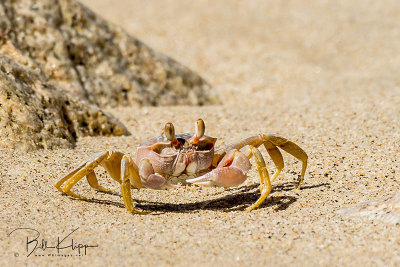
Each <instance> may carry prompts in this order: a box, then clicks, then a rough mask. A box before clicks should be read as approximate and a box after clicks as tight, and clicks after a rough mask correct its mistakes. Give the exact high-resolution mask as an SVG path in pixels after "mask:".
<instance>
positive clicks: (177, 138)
mask: <svg viewBox="0 0 400 267" xmlns="http://www.w3.org/2000/svg"><path fill="white" fill-rule="evenodd" d="M204 132H205V124H204V121H203V120H202V119H199V120H197V122H196V125H195V132H194V133H184V134H178V135H175V129H174V126H173V124H172V123H170V122H168V123H167V124H165V127H164V133H163V134H162V135H161V136H159V137H155V138H152V139H150V140H147V141H145V142H144V143H142V144H140V145H139V147H138V148H137V152H136V160H133V159H132V158H131V157H130V156H128V155H126V154H123V153H121V152H116V151H106V152H103V153H100V154H98V155H96V156H95V157H94V158H92V159H91V160H89V161H87V162H84V163H82V164H81V165H79V166H78V167H77V168H76V169H74V170H73V171H72V172H70V173H69V174H67V175H66V176H65V177H63V178H62V179H61V180H59V181H58V182H57V183H56V184H55V185H54V186H55V187H56V188H57V189H58V190H59V191H61V192H63V193H66V194H67V195H69V196H71V197H75V198H79V199H83V200H87V199H86V198H84V197H82V196H79V195H77V194H75V193H73V192H72V191H71V188H72V187H73V186H74V185H75V184H76V183H77V182H78V181H79V180H81V179H82V178H83V177H85V176H86V179H87V181H88V183H89V185H90V186H91V187H93V188H95V189H97V190H100V191H103V192H112V191H111V190H109V189H106V188H103V187H102V186H100V185H99V183H98V180H97V177H96V174H95V172H94V169H95V168H96V167H97V166H99V165H100V166H102V167H103V168H104V169H105V170H106V171H107V172H108V173H109V174H110V176H111V177H112V178H113V179H114V180H116V181H117V182H119V183H120V184H121V194H122V198H123V200H124V204H125V207H126V209H127V210H128V211H129V212H131V213H139V214H143V213H147V212H143V211H139V210H137V209H136V208H135V206H134V204H133V201H132V197H131V188H137V189H140V188H151V189H169V188H174V187H176V185H174V182H176V181H174V180H175V179H174V178H177V177H184V179H185V178H189V179H186V180H182V181H185V182H186V183H192V184H196V185H202V186H221V187H233V186H238V185H240V184H241V183H243V182H244V181H245V180H246V178H247V175H246V174H247V172H248V171H249V170H250V168H251V163H250V161H249V159H250V158H251V157H252V156H254V158H255V162H256V165H257V170H258V173H259V176H260V192H261V195H260V197H259V199H258V200H257V201H256V202H255V203H254V204H253V205H251V206H250V207H248V208H247V209H246V211H251V210H253V209H255V208H256V207H258V206H259V205H260V204H261V203H262V202H263V201H264V200H265V199H266V198H267V196H268V195H269V193H270V192H271V182H272V181H274V180H275V179H276V178H277V177H278V175H279V173H280V172H281V170H282V169H283V166H284V163H283V157H282V154H281V152H280V150H279V149H278V147H279V148H281V149H283V150H285V151H286V152H288V153H289V154H291V155H293V156H294V157H296V158H297V159H299V160H300V161H302V171H301V176H300V179H299V183H298V186H297V188H298V189H300V186H301V182H302V181H303V179H304V175H305V172H306V168H307V158H308V157H307V154H306V153H305V152H304V150H303V149H302V148H300V147H299V146H298V145H296V144H295V143H293V142H291V141H289V140H287V139H285V138H283V137H279V136H277V135H274V134H258V135H254V136H250V137H247V138H244V139H241V140H239V141H237V142H234V143H232V144H228V145H225V146H223V147H220V148H218V149H215V148H214V145H215V142H216V141H217V139H216V138H214V137H210V136H207V135H204ZM261 145H264V147H265V148H266V150H267V152H268V154H269V155H270V157H271V158H272V161H273V162H274V164H275V166H276V172H275V174H274V175H273V176H272V178H271V179H270V177H269V174H268V171H267V168H266V165H265V162H264V159H263V157H262V155H261V153H260V151H259V150H258V147H259V146H261ZM63 184H64V185H63ZM62 185H63V186H62Z"/></svg>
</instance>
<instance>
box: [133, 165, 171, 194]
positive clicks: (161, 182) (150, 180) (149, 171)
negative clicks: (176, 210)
mask: <svg viewBox="0 0 400 267" xmlns="http://www.w3.org/2000/svg"><path fill="white" fill-rule="evenodd" d="M139 175H140V180H141V182H142V184H143V185H144V186H145V187H147V188H151V189H159V190H162V189H170V188H176V186H175V185H173V184H171V183H170V182H168V181H167V180H166V179H165V178H164V177H162V176H161V175H160V174H158V173H154V169H153V166H152V165H151V162H150V161H149V160H148V159H143V160H142V161H141V162H140V165H139Z"/></svg>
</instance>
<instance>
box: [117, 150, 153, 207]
mask: <svg viewBox="0 0 400 267" xmlns="http://www.w3.org/2000/svg"><path fill="white" fill-rule="evenodd" d="M120 170H121V180H122V181H121V194H122V199H123V200H124V204H125V208H126V209H127V210H128V212H130V213H133V214H148V213H149V212H145V211H138V210H136V209H135V205H134V204H133V200H132V195H131V187H132V185H134V186H135V187H136V188H143V187H144V186H143V185H142V183H141V181H140V177H139V173H138V169H137V166H136V164H135V163H134V162H133V160H132V158H131V157H128V156H126V155H124V156H123V157H122V160H121V169H120Z"/></svg>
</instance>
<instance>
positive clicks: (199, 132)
mask: <svg viewBox="0 0 400 267" xmlns="http://www.w3.org/2000/svg"><path fill="white" fill-rule="evenodd" d="M205 131H206V125H205V124H204V121H203V120H202V119H198V120H197V121H196V130H195V135H196V136H197V137H198V138H202V137H203V135H204V132H205Z"/></svg>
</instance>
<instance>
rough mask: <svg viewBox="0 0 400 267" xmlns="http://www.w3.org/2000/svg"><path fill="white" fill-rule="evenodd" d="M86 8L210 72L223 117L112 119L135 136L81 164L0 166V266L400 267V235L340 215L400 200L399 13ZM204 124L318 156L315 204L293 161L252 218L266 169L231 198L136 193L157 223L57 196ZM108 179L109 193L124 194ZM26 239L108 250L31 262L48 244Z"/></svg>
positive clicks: (4, 158)
mask: <svg viewBox="0 0 400 267" xmlns="http://www.w3.org/2000/svg"><path fill="white" fill-rule="evenodd" d="M84 2H86V4H87V5H88V6H89V7H91V8H93V9H94V10H95V11H96V12H97V13H99V14H101V15H102V16H104V17H105V18H106V19H108V20H110V21H112V22H113V23H115V24H118V25H120V26H121V27H123V28H125V29H126V30H127V31H128V32H129V33H131V34H133V35H134V36H136V37H138V38H139V39H141V40H142V41H144V42H145V43H147V44H149V45H150V46H151V47H153V48H155V49H156V50H159V51H161V52H163V53H165V54H167V55H169V56H172V57H173V58H175V59H177V60H178V61H180V62H182V63H183V64H185V65H187V66H188V67H190V68H192V69H193V70H195V71H197V72H198V73H199V74H201V75H202V76H203V77H204V78H206V79H207V80H208V81H209V82H210V83H211V84H212V85H213V86H214V90H216V91H217V93H218V95H219V96H220V98H221V100H222V102H223V104H222V105H220V106H207V107H185V106H183V107H182V106H180V107H137V106H135V107H120V108H115V109H109V110H108V111H109V112H111V113H112V114H114V115H116V116H117V117H118V118H119V119H120V120H121V121H122V122H123V123H125V125H126V126H127V127H128V129H129V131H130V132H131V133H132V135H131V136H127V137H90V138H89V137H88V138H82V139H80V140H79V142H78V144H77V146H76V148H75V149H59V150H52V151H45V150H40V151H36V152H29V153H22V152H16V151H0V153H1V154H0V173H1V184H0V208H1V209H0V210H1V212H0V251H1V256H0V265H1V266H7V265H8V266H14V265H26V264H27V265H32V266H33V265H41V266H43V265H52V266H54V265H63V266H72V265H75V266H77V265H78V264H79V265H85V266H106V265H107V266H117V265H122V264H123V265H129V266H146V265H153V266H165V265H167V266H168V265H180V266H184V265H192V266H195V265H205V266H210V265H215V264H218V265H222V266H242V265H243V266H244V265H246V266H270V265H280V266H284V265H295V266H310V265H311V266H316V265H318V266H319V265H322V266H328V265H329V266H332V265H333V266H342V265H352V266H356V265H358V266H359V265H364V266H373V265H381V266H388V265H392V266H395V265H397V266H398V265H400V253H399V252H400V225H398V224H397V225H396V224H390V223H385V222H383V221H380V220H368V219H363V218H359V217H357V216H355V217H352V218H351V219H350V218H346V217H343V216H342V215H341V214H338V213H337V211H338V210H340V209H343V208H347V207H351V206H352V205H354V204H356V203H360V202H364V201H373V200H380V199H384V198H386V197H389V196H392V195H394V194H395V193H397V192H399V188H400V185H399V170H400V168H399V167H400V162H399V153H400V148H399V143H400V142H399V141H400V133H399V131H400V130H399V129H400V122H399V118H400V71H399V70H400V45H399V44H400V24H399V22H400V4H399V2H398V0H393V1H372V2H369V3H368V4H367V3H366V1H362V0H354V1H297V0H296V1H262V0H258V1H257V0H255V1H228V0H226V1H218V0H217V1H215V0H214V1H211V0H210V1H205V0H204V1H176V0H168V1H141V0H136V1H132V0H129V1H128V0H125V1H123V0H119V1H116V0H114V1H106V0H99V1H89V0H86V1H84ZM199 117H201V118H203V119H204V120H205V122H206V127H207V128H206V133H207V134H208V135H211V136H214V137H218V138H219V139H218V144H226V143H229V142H232V141H234V140H237V139H239V138H242V137H247V136H250V135H252V134H256V133H276V134H278V135H280V136H283V137H286V138H289V139H290V140H292V141H294V142H296V143H297V144H298V145H300V146H301V147H302V148H303V149H304V150H305V151H306V152H307V153H308V155H309V166H308V169H307V174H306V177H305V181H304V186H303V189H302V190H296V189H294V188H295V183H294V182H295V181H296V180H297V179H298V175H299V173H300V170H301V164H300V162H299V161H298V160H296V159H294V158H293V157H292V156H290V155H288V154H284V159H285V169H284V171H283V172H282V175H281V176H280V179H279V180H278V181H276V182H274V184H273V191H272V193H271V195H270V196H269V198H268V199H267V200H266V201H265V203H264V204H263V205H262V206H261V207H260V208H258V209H256V210H253V211H252V212H251V213H246V212H245V211H244V209H245V208H246V207H248V206H249V205H251V204H252V203H253V202H255V201H256V200H257V198H258V196H259V191H258V190H257V180H258V177H257V173H256V171H255V170H252V171H250V173H249V178H248V180H247V181H246V182H245V183H244V184H243V185H241V186H240V187H238V188H231V189H227V190H224V189H221V188H199V187H193V186H181V187H179V188H178V189H174V190H170V191H154V190H140V191H137V190H133V192H132V196H133V198H134V202H135V203H136V204H137V206H138V207H139V208H140V209H141V210H146V211H151V213H150V214H149V215H131V214H128V213H127V212H126V210H125V209H124V205H123V200H122V198H121V195H120V193H118V191H117V193H115V194H114V195H110V194H104V193H99V192H96V191H95V190H92V189H91V188H90V187H89V185H88V183H87V182H86V180H82V181H81V182H80V183H79V184H78V185H76V186H75V187H74V189H75V191H76V192H78V193H79V194H81V195H84V196H86V197H88V198H89V199H92V200H91V201H89V202H85V201H81V200H75V199H72V198H70V197H67V196H65V195H62V194H61V193H59V192H58V191H57V190H56V188H54V187H53V184H54V183H55V182H56V181H57V179H59V178H60V177H62V176H63V175H65V174H66V173H68V172H69V171H71V170H72V169H73V168H74V167H75V166H76V165H78V164H79V162H81V161H83V160H85V159H88V158H90V157H91V156H92V155H94V154H96V153H98V152H101V151H105V150H119V151H123V152H126V153H130V154H131V155H134V153H135V146H136V145H137V144H138V143H140V141H142V140H146V139H148V138H151V137H153V136H156V135H158V134H159V133H160V132H161V129H162V127H163V125H164V123H165V122H167V121H172V122H174V123H175V127H176V131H177V132H188V131H192V130H193V125H194V122H195V120H196V119H197V118H199ZM262 152H263V155H264V156H265V158H266V162H267V164H268V166H269V170H270V173H273V171H274V170H275V169H274V167H273V163H272V161H271V160H270V158H269V157H267V153H266V152H265V150H262ZM99 173H100V183H101V184H102V185H103V186H106V187H115V186H117V183H115V182H113V181H112V180H111V179H110V178H109V177H108V176H106V175H105V174H104V173H103V172H102V170H99ZM20 227H27V228H34V229H36V230H37V231H39V232H40V233H41V236H40V238H38V239H37V241H39V242H40V244H41V245H42V243H41V242H42V238H43V239H44V240H45V241H47V246H55V245H56V242H57V237H60V238H63V237H65V236H66V235H68V234H69V233H71V232H72V231H73V230H74V229H77V228H78V229H77V230H76V231H75V232H74V233H73V234H72V235H71V236H70V237H69V238H67V239H66V241H65V242H63V243H62V246H68V245H70V243H71V242H72V241H71V239H73V240H74V241H73V242H74V245H75V246H77V245H78V244H83V245H85V244H86V245H98V247H94V248H87V255H83V256H77V254H78V251H77V249H75V250H72V249H71V248H65V249H63V250H60V255H63V256H56V255H57V251H56V249H54V248H47V249H46V250H45V251H41V250H37V251H36V253H33V254H32V255H31V256H30V257H27V252H26V238H27V236H28V240H33V239H34V236H35V233H34V232H33V231H32V230H19V231H16V232H14V233H12V234H11V235H9V233H10V232H11V231H12V230H14V229H16V228H20ZM44 244H45V243H43V246H44ZM33 246H34V242H32V243H30V244H29V249H32V248H33ZM82 251H83V250H82ZM82 251H81V254H82V253H83V252H82ZM35 254H37V255H42V256H35ZM49 254H55V255H50V256H49Z"/></svg>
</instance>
